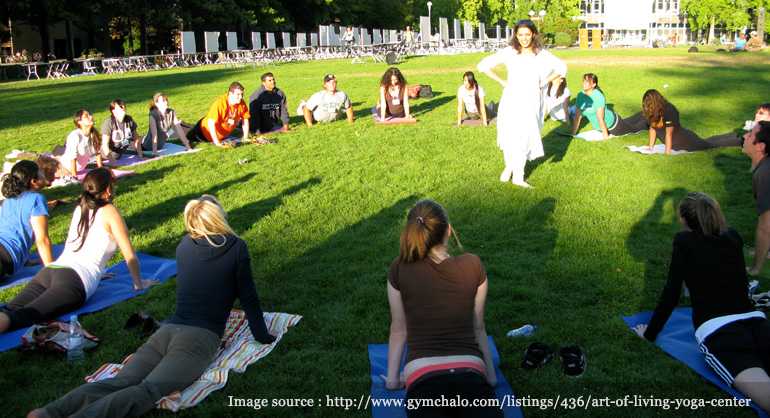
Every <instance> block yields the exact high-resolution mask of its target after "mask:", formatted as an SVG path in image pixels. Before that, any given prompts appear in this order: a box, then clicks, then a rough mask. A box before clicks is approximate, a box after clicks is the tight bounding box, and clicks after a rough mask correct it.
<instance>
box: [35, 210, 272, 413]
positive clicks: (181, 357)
mask: <svg viewBox="0 0 770 418" xmlns="http://www.w3.org/2000/svg"><path fill="white" fill-rule="evenodd" d="M184 224H185V229H186V230H187V233H188V234H187V235H186V236H185V237H184V238H182V242H180V243H179V246H178V247H177V249H176V259H177V264H178V274H177V279H176V282H177V286H176V311H175V313H174V315H172V316H171V318H169V319H167V320H166V321H164V322H163V325H162V326H161V327H160V328H159V329H158V330H157V331H155V333H154V334H152V336H150V338H149V340H147V342H146V343H144V345H142V346H141V347H139V349H138V350H136V353H134V354H133V355H132V356H131V357H130V358H129V360H128V362H126V364H125V366H124V367H123V368H122V369H121V370H120V372H119V373H118V374H117V375H116V376H115V377H113V378H110V379H106V380H102V381H98V382H93V383H87V384H85V385H82V386H80V387H78V388H75V389H74V390H72V391H71V392H69V393H68V394H66V395H64V396H63V397H61V398H60V399H58V400H55V401H53V402H51V403H49V404H48V405H46V406H45V407H43V408H40V409H36V410H34V411H32V412H30V413H29V415H28V417H30V418H34V417H37V418H42V417H63V416H67V417H69V416H88V417H111V418H119V417H125V416H132V417H136V416H139V415H142V414H144V413H146V412H149V411H151V410H152V409H153V408H155V404H156V402H157V401H158V400H160V398H162V397H164V396H167V395H169V394H171V393H173V392H176V391H181V390H183V389H185V388H186V387H188V386H190V384H192V383H193V382H195V380H197V379H198V378H199V377H200V376H201V374H203V372H204V371H206V369H207V368H208V367H209V365H210V364H211V361H212V360H213V359H214V357H215V356H216V354H217V350H218V349H219V345H220V341H221V339H222V335H223V334H224V331H225V325H226V323H227V318H228V316H229V315H230V310H231V309H232V307H233V303H234V302H235V299H239V300H240V302H241V307H242V309H243V310H244V311H245V312H246V319H248V322H249V329H250V330H251V334H252V336H253V337H254V339H255V340H257V341H259V342H260V343H262V344H270V343H272V342H273V341H275V337H274V336H272V335H270V334H269V333H268V330H267V326H266V325H265V320H264V318H263V316H262V308H261V307H260V303H259V296H258V295H257V291H256V289H255V288H254V278H253V277H252V274H251V258H250V257H249V249H248V247H247V245H246V243H245V242H244V241H243V240H242V239H241V238H240V237H238V236H237V235H235V232H233V230H232V228H231V227H230V225H229V224H228V223H227V215H226V213H225V211H224V209H222V206H221V205H220V203H219V201H218V200H217V199H216V198H215V197H214V196H211V195H203V196H201V197H200V198H198V199H194V200H191V201H189V202H188V203H187V206H185V208H184Z"/></svg>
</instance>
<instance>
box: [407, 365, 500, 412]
mask: <svg viewBox="0 0 770 418" xmlns="http://www.w3.org/2000/svg"><path fill="white" fill-rule="evenodd" d="M442 395H443V397H444V399H446V400H447V401H449V400H453V399H457V397H458V396H459V397H460V399H464V400H467V401H468V402H469V403H472V402H473V400H474V399H496V396H495V391H494V390H492V387H491V386H489V383H487V381H486V379H485V378H484V377H483V376H481V375H480V374H478V373H476V372H459V373H446V374H441V375H438V376H431V377H427V378H425V379H424V380H421V381H418V382H416V383H414V384H413V385H412V386H411V387H410V388H409V390H407V392H406V400H407V405H409V404H410V403H411V404H412V405H413V406H416V405H417V403H418V402H421V401H418V399H430V400H438V401H439V402H441V400H442ZM419 406H420V407H419V408H413V407H412V408H411V409H410V408H409V407H407V410H406V416H407V417H409V418H434V417H436V418H437V417H458V418H460V417H463V418H464V417H468V418H471V417H472V418H491V417H495V418H497V417H502V416H503V411H501V410H500V408H499V407H494V406H491V407H486V408H471V407H467V408H462V407H457V406H456V407H445V408H444V407H433V408H432V407H429V406H425V407H423V406H422V403H420V405H419Z"/></svg>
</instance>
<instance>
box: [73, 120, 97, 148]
mask: <svg viewBox="0 0 770 418" xmlns="http://www.w3.org/2000/svg"><path fill="white" fill-rule="evenodd" d="M85 114H88V116H91V119H92V120H93V115H92V114H91V112H89V111H87V110H86V109H80V110H78V111H77V112H75V116H73V117H72V121H73V122H75V127H76V128H78V129H80V119H81V118H83V115H85ZM88 140H89V142H90V143H91V147H92V148H93V149H94V150H96V152H98V151H99V148H100V146H101V144H102V136H101V135H99V131H97V130H96V128H94V127H93V125H92V126H91V132H89V133H88Z"/></svg>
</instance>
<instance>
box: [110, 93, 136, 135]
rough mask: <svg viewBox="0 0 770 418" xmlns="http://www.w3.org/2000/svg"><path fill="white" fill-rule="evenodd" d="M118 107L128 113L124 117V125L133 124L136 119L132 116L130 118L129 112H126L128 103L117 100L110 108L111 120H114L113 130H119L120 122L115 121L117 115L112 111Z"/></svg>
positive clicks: (111, 103) (112, 102)
mask: <svg viewBox="0 0 770 418" xmlns="http://www.w3.org/2000/svg"><path fill="white" fill-rule="evenodd" d="M118 106H120V108H121V109H123V111H124V112H126V113H125V115H124V116H123V123H127V124H132V122H133V121H134V119H133V118H132V117H131V116H129V115H128V112H127V111H126V102H124V101H123V100H121V99H115V100H113V101H111V102H110V108H109V111H110V120H112V127H113V129H118V120H117V119H115V115H114V114H112V111H113V110H114V109H115V108H116V107H118Z"/></svg>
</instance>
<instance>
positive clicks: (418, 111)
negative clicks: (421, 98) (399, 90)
mask: <svg viewBox="0 0 770 418" xmlns="http://www.w3.org/2000/svg"><path fill="white" fill-rule="evenodd" d="M453 100H454V97H450V96H444V97H439V98H436V99H431V100H428V101H426V102H420V103H418V104H416V105H414V106H410V107H409V110H410V112H411V113H412V116H418V115H422V114H425V113H428V112H430V111H431V110H433V109H435V108H437V107H439V106H441V105H444V104H446V103H449V102H451V101H453Z"/></svg>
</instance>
